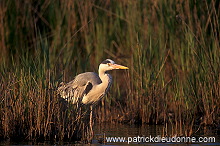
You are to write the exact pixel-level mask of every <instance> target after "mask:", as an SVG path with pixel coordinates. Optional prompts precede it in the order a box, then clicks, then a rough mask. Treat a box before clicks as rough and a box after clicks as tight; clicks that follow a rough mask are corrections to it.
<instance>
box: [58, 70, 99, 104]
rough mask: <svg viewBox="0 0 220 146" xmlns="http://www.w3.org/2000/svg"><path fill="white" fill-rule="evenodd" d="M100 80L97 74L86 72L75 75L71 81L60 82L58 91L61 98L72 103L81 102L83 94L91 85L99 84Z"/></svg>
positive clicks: (87, 91) (89, 89)
mask: <svg viewBox="0 0 220 146" xmlns="http://www.w3.org/2000/svg"><path fill="white" fill-rule="evenodd" d="M101 82H102V81H101V79H100V78H99V76H98V74H96V73H93V72H86V73H82V74H79V75H77V76H76V77H75V78H74V80H73V81H71V82H69V83H67V84H62V85H61V86H60V87H59V88H58V92H59V94H60V95H61V97H62V98H64V99H67V100H68V101H70V102H72V103H73V104H75V103H77V102H81V101H82V98H83V96H84V95H86V94H88V93H89V92H90V91H91V90H92V88H93V86H95V85H98V84H100V83H101Z"/></svg>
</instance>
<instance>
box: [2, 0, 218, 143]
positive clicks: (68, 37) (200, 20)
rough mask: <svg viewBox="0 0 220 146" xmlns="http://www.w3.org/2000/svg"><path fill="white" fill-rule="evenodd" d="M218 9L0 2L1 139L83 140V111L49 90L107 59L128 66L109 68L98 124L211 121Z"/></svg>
mask: <svg viewBox="0 0 220 146" xmlns="http://www.w3.org/2000/svg"><path fill="white" fill-rule="evenodd" d="M219 15H220V3H219V1H218V0H205V1H202V2H201V1H200V0H194V1H193V0H185V1H182V0H176V1H174V0H170V1H165V0H161V1H155V0H143V1H136V0H135V1H115V0H114V1H110V0H106V1H98V0H92V1H81V0H75V1H73V0H66V1H62V0H60V1H52V0H45V1H44V0H38V1H36V0H29V1H27V0H19V1H13V0H2V1H1V2H0V52H1V53H0V87H1V88H0V138H1V139H10V140H13V139H16V138H17V137H21V138H22V139H23V140H38V139H43V140H55V141H56V140H64V139H68V140H70V139H73V140H75V138H76V137H78V138H76V139H81V138H82V137H84V138H85V137H86V133H87V132H86V131H87V130H86V129H87V126H88V125H87V122H86V120H85V119H86V118H84V117H80V118H77V113H76V112H75V111H74V110H73V109H74V106H73V105H69V104H67V105H62V104H61V102H60V100H59V97H58V95H57V94H56V89H57V87H58V84H59V83H60V82H61V81H66V82H68V81H70V80H72V79H73V77H74V76H75V75H77V74H79V73H81V72H85V71H94V72H97V70H98V65H99V63H100V62H101V61H103V60H104V59H106V58H111V59H113V60H115V61H116V62H118V63H120V64H123V65H126V66H128V67H129V70H128V71H120V72H117V73H116V72H114V71H113V72H111V73H112V75H113V78H114V83H113V85H112V88H111V89H110V93H109V94H108V95H107V97H105V98H104V100H103V101H102V102H100V104H98V105H97V107H96V110H95V112H94V113H95V117H96V122H112V123H114V122H122V123H129V124H163V125H164V126H166V125H168V124H169V125H172V127H173V130H174V131H175V132H176V134H178V135H187V136H190V135H193V134H194V133H195V132H196V131H197V129H195V128H194V127H195V125H197V127H198V126H199V127H202V126H208V125H211V126H213V127H214V128H216V127H218V126H219V124H220V47H219V38H220V36H219V35H220V34H219V32H220V25H219V23H220V22H219V17H220V16H219ZM63 106H65V110H63V109H64V107H63ZM85 115H86V114H85ZM76 135H78V136H76Z"/></svg>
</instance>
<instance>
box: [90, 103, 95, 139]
mask: <svg viewBox="0 0 220 146" xmlns="http://www.w3.org/2000/svg"><path fill="white" fill-rule="evenodd" d="M92 114H93V109H92V105H91V106H90V121H89V125H90V131H91V136H92V137H93V136H94V133H93V128H92V126H93V119H92V116H93V115H92Z"/></svg>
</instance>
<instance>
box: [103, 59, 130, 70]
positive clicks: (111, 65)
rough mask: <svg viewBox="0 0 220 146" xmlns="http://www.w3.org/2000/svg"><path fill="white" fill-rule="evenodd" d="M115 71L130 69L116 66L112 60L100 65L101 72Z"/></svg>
mask: <svg viewBox="0 0 220 146" xmlns="http://www.w3.org/2000/svg"><path fill="white" fill-rule="evenodd" d="M113 69H128V67H126V66H123V65H119V64H116V63H115V62H114V61H113V60H111V59H106V60H104V61H103V62H102V63H101V64H100V65H99V70H102V71H104V72H106V71H109V70H113Z"/></svg>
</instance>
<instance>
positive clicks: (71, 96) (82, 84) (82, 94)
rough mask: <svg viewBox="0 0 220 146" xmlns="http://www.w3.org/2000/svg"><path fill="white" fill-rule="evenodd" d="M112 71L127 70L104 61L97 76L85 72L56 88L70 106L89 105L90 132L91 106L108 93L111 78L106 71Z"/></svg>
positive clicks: (111, 61)
mask: <svg viewBox="0 0 220 146" xmlns="http://www.w3.org/2000/svg"><path fill="white" fill-rule="evenodd" d="M114 69H128V67H126V66H122V65H119V64H116V63H115V62H114V61H113V60H111V59H106V60H104V61H103V62H102V63H101V64H100V65H99V71H98V72H99V74H97V73H95V72H85V73H81V74H79V75H77V76H76V77H75V78H74V80H72V81H70V82H69V83H66V84H64V83H62V84H61V86H60V87H58V93H59V94H60V95H61V97H62V98H64V99H67V100H68V101H70V102H71V103H72V104H81V103H82V104H86V105H90V108H91V111H90V128H91V132H93V131H92V106H93V105H94V104H95V103H97V102H98V101H100V100H101V99H102V97H103V96H104V95H106V93H107V92H108V90H109V88H110V86H111V83H112V77H111V75H110V74H108V73H107V71H110V70H114Z"/></svg>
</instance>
